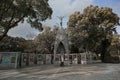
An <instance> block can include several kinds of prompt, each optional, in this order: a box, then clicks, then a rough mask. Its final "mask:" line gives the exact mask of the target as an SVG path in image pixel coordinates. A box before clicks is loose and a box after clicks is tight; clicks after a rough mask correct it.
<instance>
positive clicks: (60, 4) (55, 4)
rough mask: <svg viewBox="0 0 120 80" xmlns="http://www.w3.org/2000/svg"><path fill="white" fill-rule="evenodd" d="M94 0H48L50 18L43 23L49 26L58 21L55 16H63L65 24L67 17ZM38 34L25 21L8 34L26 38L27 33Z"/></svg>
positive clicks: (64, 23)
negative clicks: (50, 12)
mask: <svg viewBox="0 0 120 80" xmlns="http://www.w3.org/2000/svg"><path fill="white" fill-rule="evenodd" d="M93 1H94V0H49V5H50V7H51V8H52V9H53V14H52V19H51V20H49V19H48V20H46V21H44V22H43V25H47V26H51V27H53V25H55V24H56V23H59V22H60V21H59V19H58V18H57V16H65V18H64V20H63V25H64V26H66V24H67V21H68V17H69V15H70V14H72V13H73V12H75V11H82V10H83V9H84V8H85V7H87V6H88V5H90V4H92V3H93ZM31 33H33V34H38V33H39V31H38V30H35V29H33V28H31V27H30V25H29V24H27V23H26V22H25V23H24V24H19V25H18V27H15V28H13V29H11V30H10V31H9V32H8V35H11V36H13V37H16V36H18V37H23V38H27V37H26V36H27V35H28V34H31Z"/></svg>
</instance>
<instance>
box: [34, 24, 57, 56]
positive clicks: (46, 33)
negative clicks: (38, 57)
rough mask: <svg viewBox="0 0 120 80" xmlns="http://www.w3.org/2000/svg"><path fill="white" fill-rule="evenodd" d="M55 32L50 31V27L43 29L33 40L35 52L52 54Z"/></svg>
mask: <svg viewBox="0 0 120 80" xmlns="http://www.w3.org/2000/svg"><path fill="white" fill-rule="evenodd" d="M55 30H56V28H54V30H51V28H50V27H47V26H46V27H44V30H43V32H42V33H40V34H39V35H38V36H37V37H36V38H35V40H34V42H35V44H36V47H37V51H41V52H42V53H48V54H53V49H54V42H55Z"/></svg>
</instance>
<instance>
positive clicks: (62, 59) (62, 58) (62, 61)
mask: <svg viewBox="0 0 120 80" xmlns="http://www.w3.org/2000/svg"><path fill="white" fill-rule="evenodd" d="M60 66H64V57H63V55H61V64H60Z"/></svg>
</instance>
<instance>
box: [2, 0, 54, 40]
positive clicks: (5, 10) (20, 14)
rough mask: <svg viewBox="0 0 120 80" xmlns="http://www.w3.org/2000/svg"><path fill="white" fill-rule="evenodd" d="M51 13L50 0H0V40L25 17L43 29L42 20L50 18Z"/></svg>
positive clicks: (33, 25) (36, 26)
mask: <svg viewBox="0 0 120 80" xmlns="http://www.w3.org/2000/svg"><path fill="white" fill-rule="evenodd" d="M51 14H52V10H51V8H50V7H49V5H48V0H0V32H1V33H0V40H1V39H2V38H3V37H4V36H6V35H7V32H8V31H9V29H11V28H13V27H16V26H17V25H18V23H20V22H24V19H27V22H28V23H30V24H31V26H32V27H34V28H37V29H39V30H41V29H42V24H41V21H44V20H46V19H47V18H50V17H51Z"/></svg>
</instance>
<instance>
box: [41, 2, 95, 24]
mask: <svg viewBox="0 0 120 80" xmlns="http://www.w3.org/2000/svg"><path fill="white" fill-rule="evenodd" d="M93 2H94V0H84V1H83V0H49V4H50V6H51V7H52V9H53V15H52V19H51V20H47V21H45V22H44V23H43V24H46V25H50V26H53V25H55V24H56V23H59V20H58V18H57V16H64V17H65V18H66V19H65V22H64V26H66V24H67V20H68V17H69V16H70V14H72V13H73V12H75V11H81V12H82V10H83V9H84V8H85V7H87V6H88V5H90V4H93Z"/></svg>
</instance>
